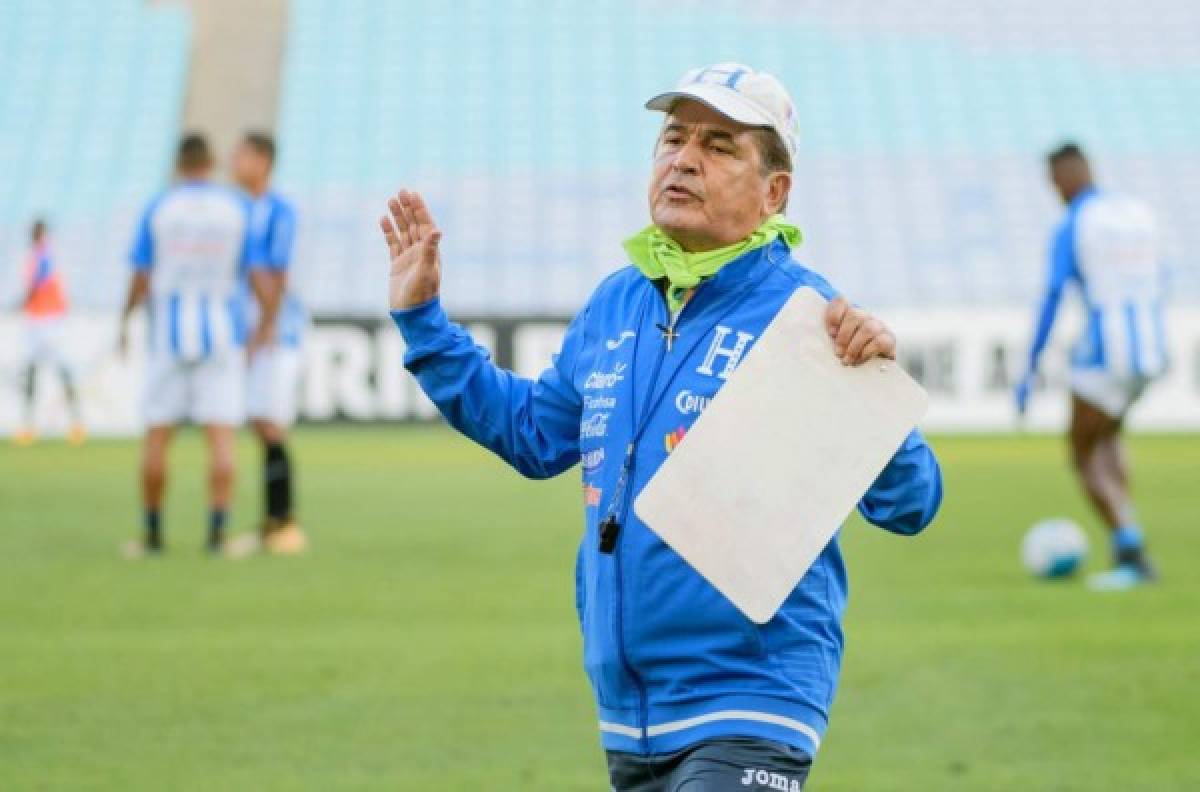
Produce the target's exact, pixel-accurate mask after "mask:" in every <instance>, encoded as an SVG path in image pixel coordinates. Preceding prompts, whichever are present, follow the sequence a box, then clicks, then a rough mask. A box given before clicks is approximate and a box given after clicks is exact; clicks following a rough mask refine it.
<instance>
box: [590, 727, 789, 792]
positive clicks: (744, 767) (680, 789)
mask: <svg viewBox="0 0 1200 792" xmlns="http://www.w3.org/2000/svg"><path fill="white" fill-rule="evenodd" d="M811 767H812V757H810V756H809V755H808V754H807V753H805V752H804V751H802V750H800V749H799V748H792V747H791V746H788V745H784V744H782V743H777V742H772V741H770V740H760V739H756V738H750V737H724V738H721V739H714V740H704V741H702V742H698V743H696V744H695V745H690V746H688V747H687V748H684V749H683V750H682V751H677V752H676V753H673V754H665V755H662V756H640V755H638V754H631V753H620V752H617V751H609V752H608V777H609V780H610V781H612V787H613V790H614V792H733V790H740V789H747V790H777V792H799V791H800V790H802V789H804V781H805V779H807V778H808V771H809V769H810V768H811Z"/></svg>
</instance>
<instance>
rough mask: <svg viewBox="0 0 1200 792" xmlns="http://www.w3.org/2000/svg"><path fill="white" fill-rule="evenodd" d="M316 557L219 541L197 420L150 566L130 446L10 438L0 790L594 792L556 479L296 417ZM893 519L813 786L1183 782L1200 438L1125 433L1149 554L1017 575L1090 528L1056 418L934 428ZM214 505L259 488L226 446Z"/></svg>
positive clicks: (5, 459) (858, 575) (1197, 663)
mask: <svg viewBox="0 0 1200 792" xmlns="http://www.w3.org/2000/svg"><path fill="white" fill-rule="evenodd" d="M295 445H296V454H297V456H298V458H299V462H300V465H301V471H302V472H301V497H302V503H301V507H302V508H301V510H302V516H303V517H304V519H305V522H306V524H307V527H308V528H309V530H310V533H311V535H312V538H313V551H312V553H311V554H310V555H309V556H307V557H304V558H301V559H295V560H290V559H289V560H283V559H270V558H255V559H251V560H249V561H244V562H228V561H215V560H210V559H207V558H205V557H204V556H203V555H202V553H201V552H200V547H201V545H202V542H203V530H204V529H203V501H202V498H201V491H202V490H201V483H202V482H201V478H202V475H201V473H200V467H199V466H200V463H201V454H202V447H201V444H200V442H199V438H198V437H197V436H196V435H194V434H192V433H186V434H184V435H183V436H182V437H181V438H180V442H179V444H178V445H177V448H176V449H175V451H174V452H173V457H172V459H173V463H174V467H175V471H176V473H175V475H174V478H173V480H172V482H171V486H170V501H169V507H168V509H167V515H166V525H165V527H166V530H167V535H168V542H169V553H168V555H167V557H165V558H163V559H161V560H158V561H151V562H141V563H130V562H124V561H121V560H119V558H118V554H117V547H118V545H119V543H120V542H121V541H122V540H124V539H126V538H128V537H131V536H133V535H134V534H135V533H136V529H137V508H136V499H135V495H136V489H135V482H134V471H135V465H136V459H137V448H136V445H135V444H134V443H131V442H115V441H113V442H105V441H96V442H93V443H91V444H89V445H88V446H86V447H84V448H83V449H73V448H68V447H66V446H65V445H62V444H58V443H45V444H42V445H40V446H36V447H34V448H31V449H21V450H18V449H13V448H9V447H4V448H2V449H0V527H2V529H3V530H0V790H25V789H119V790H133V789H173V790H175V789H205V790H210V789H224V790H242V789H255V790H270V789H321V790H326V789H404V790H488V791H489V792H490V791H491V790H504V791H505V792H509V791H515V790H520V791H524V790H548V791H552V792H562V791H564V790H597V791H600V790H606V789H607V788H608V786H607V784H606V783H605V776H604V771H603V762H602V758H601V754H600V752H599V749H598V741H597V735H596V732H595V727H594V720H595V719H594V717H593V711H592V705H591V701H590V696H589V691H588V688H587V682H586V679H585V677H584V675H583V671H582V669H581V666H580V645H579V631H578V628H577V626H576V624H575V621H574V608H573V604H572V592H573V583H572V562H573V556H574V551H575V544H576V541H577V535H578V530H579V524H580V519H581V517H580V515H581V502H580V500H581V498H580V494H579V486H578V478H577V474H575V473H570V474H567V475H566V476H564V477H563V478H562V479H561V480H558V481H555V482H541V483H537V482H527V481H524V480H522V479H520V478H519V477H518V476H516V475H515V474H513V473H510V472H509V471H508V470H507V469H505V468H504V467H503V465H502V464H501V463H499V462H498V461H496V460H495V459H493V458H492V457H490V456H489V455H487V454H485V453H484V452H482V451H479V450H477V449H475V448H474V447H472V446H470V445H469V444H468V443H467V442H466V441H464V440H461V439H459V438H456V437H454V436H452V435H451V434H450V433H449V432H448V431H446V430H442V429H413V428H364V429H338V430H332V429H310V430H305V431H303V432H301V433H299V435H298V436H297V439H296V444H295ZM935 447H936V448H937V450H938V452H939V454H940V456H941V458H942V462H943V467H944V470H945V475H946V491H947V498H946V502H945V505H944V506H943V508H942V512H941V515H940V517H939V518H938V520H937V522H935V523H934V525H933V526H932V527H931V528H930V529H929V531H928V532H927V533H926V534H925V535H923V536H922V537H920V538H917V539H912V540H906V539H902V538H899V537H894V536H891V535H888V534H885V533H883V532H881V531H878V530H876V529H872V528H869V527H867V526H865V525H863V524H862V523H860V522H857V521H855V522H854V523H852V524H851V525H850V526H849V527H848V528H847V530H846V531H845V532H844V547H845V552H846V556H847V562H848V565H849V570H850V579H851V600H850V608H849V612H848V614H847V620H846V628H847V636H848V648H847V656H846V662H845V668H844V673H843V676H842V685H841V690H840V693H839V696H838V700H837V702H836V704H835V707H834V711H833V718H832V721H833V724H832V727H831V729H830V732H829V734H828V737H827V739H826V743H825V746H824V748H823V749H822V752H821V755H820V758H819V760H818V762H817V765H816V768H815V770H814V773H813V776H812V780H811V784H810V787H809V788H810V789H813V790H817V792H826V791H827V790H856V791H857V790H871V792H875V791H876V790H942V789H945V790H1018V789H1019V790H1133V789H1137V790H1185V789H1200V750H1198V748H1197V746H1198V744H1200V615H1198V614H1200V570H1198V566H1200V522H1198V521H1197V517H1196V513H1197V508H1196V504H1197V485H1198V484H1200V479H1198V477H1197V474H1198V472H1200V438H1197V437H1196V436H1172V437H1159V436H1141V437H1137V438H1135V439H1134V440H1133V443H1132V450H1133V459H1134V463H1135V471H1136V474H1137V479H1138V480H1137V484H1138V499H1139V503H1140V509H1141V514H1142V516H1143V518H1144V523H1145V525H1146V526H1147V529H1148V531H1149V534H1150V536H1151V538H1152V541H1153V549H1154V550H1155V551H1156V554H1157V556H1158V559H1159V561H1160V565H1161V567H1162V572H1163V578H1164V580H1163V582H1162V584H1161V585H1159V586H1158V587H1156V588H1154V589H1152V590H1144V591H1137V592H1132V593H1125V594H1104V595H1101V594H1094V593H1091V592H1089V591H1087V590H1086V589H1085V588H1084V587H1083V585H1082V584H1081V583H1080V582H1079V581H1074V582H1070V583H1060V584H1046V583H1038V582H1034V581H1032V580H1030V579H1028V578H1027V577H1026V576H1025V575H1024V574H1023V572H1022V571H1021V569H1020V567H1019V564H1018V562H1017V546H1018V543H1019V541H1020V537H1021V534H1022V532H1023V531H1024V529H1025V528H1026V527H1027V526H1028V525H1029V524H1030V523H1031V522H1033V521H1034V520H1035V519H1038V518H1041V517H1046V516H1054V515H1066V516H1070V517H1074V518H1076V519H1078V520H1080V521H1082V522H1084V524H1086V525H1088V526H1089V532H1090V534H1091V536H1092V539H1093V550H1094V552H1093V557H1092V559H1091V562H1090V566H1091V567H1092V568H1095V567H1097V566H1099V565H1100V564H1101V563H1102V561H1103V556H1104V552H1103V549H1104V546H1103V545H1102V544H1100V541H1101V537H1100V534H1099V532H1098V530H1096V523H1095V521H1094V520H1093V519H1092V518H1091V517H1090V515H1089V514H1088V512H1087V510H1086V508H1085V506H1084V504H1083V502H1082V500H1081V499H1080V497H1079V495H1078V494H1077V493H1076V491H1075V488H1074V486H1073V482H1072V481H1071V479H1070V478H1069V476H1068V473H1067V471H1066V468H1065V466H1064V464H1063V461H1064V454H1063V451H1062V448H1061V447H1060V442H1059V441H1058V440H1057V439H1056V438H1049V437H1024V438H941V439H938V440H936V442H935ZM241 461H242V465H243V467H242V473H243V475H242V477H241V482H240V486H239V497H238V505H237V511H236V515H235V516H236V518H237V519H236V524H237V526H238V527H239V528H244V527H248V526H249V524H250V523H251V522H252V520H253V518H254V516H255V513H256V509H257V506H258V494H257V491H256V487H255V486H254V482H255V480H256V476H257V469H256V468H257V457H256V454H255V453H254V449H253V447H252V446H251V445H250V443H249V442H248V441H244V442H243V445H242V449H241Z"/></svg>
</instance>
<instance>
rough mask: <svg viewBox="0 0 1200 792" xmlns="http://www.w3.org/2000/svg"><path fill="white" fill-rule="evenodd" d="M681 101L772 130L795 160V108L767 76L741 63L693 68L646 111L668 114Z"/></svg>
mask: <svg viewBox="0 0 1200 792" xmlns="http://www.w3.org/2000/svg"><path fill="white" fill-rule="evenodd" d="M680 99H694V100H696V101H697V102H702V103H703V104H706V105H708V106H709V107H711V108H712V109H713V110H716V111H717V112H718V113H720V114H721V115H723V116H725V117H726V118H729V119H732V120H733V121H737V122H738V123H739V124H745V125H746V126H753V127H768V128H770V129H774V130H775V131H776V132H777V133H779V137H780V138H781V139H782V140H783V144H784V146H786V147H787V150H788V154H789V155H790V156H791V158H792V160H793V162H794V161H795V159H796V145H797V140H798V138H799V136H800V128H799V125H798V124H797V121H796V105H795V104H794V103H793V102H792V97H790V96H789V95H788V92H787V89H786V88H784V87H783V83H781V82H779V80H777V79H775V78H774V77H773V76H771V75H770V74H767V73H766V72H760V71H755V70H754V69H751V68H750V67H749V66H746V65H744V64H741V63H714V64H713V65H712V66H704V67H701V68H699V69H692V70H691V71H689V72H688V73H687V74H685V75H683V79H681V80H680V81H679V84H678V85H676V86H675V90H674V91H667V92H666V93H661V94H659V95H658V96H655V97H653V98H652V99H650V101H648V102H646V109H647V110H661V111H662V112H664V113H669V112H670V111H671V107H672V106H673V105H674V104H675V103H676V102H678V101H679V100H680Z"/></svg>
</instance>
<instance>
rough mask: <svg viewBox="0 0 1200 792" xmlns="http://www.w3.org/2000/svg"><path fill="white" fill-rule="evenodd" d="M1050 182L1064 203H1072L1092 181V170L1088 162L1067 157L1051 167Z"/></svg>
mask: <svg viewBox="0 0 1200 792" xmlns="http://www.w3.org/2000/svg"><path fill="white" fill-rule="evenodd" d="M1050 181H1052V182H1054V189H1055V190H1056V191H1057V192H1058V195H1059V197H1060V198H1062V200H1063V203H1070V202H1071V199H1072V198H1074V197H1075V196H1076V195H1077V194H1079V193H1080V192H1081V191H1083V190H1085V189H1087V186H1088V185H1089V184H1090V183H1091V181H1092V174H1091V169H1090V168H1089V167H1088V164H1087V162H1086V161H1084V160H1081V159H1076V158H1074V157H1066V158H1064V159H1061V160H1059V161H1058V162H1055V163H1053V164H1052V165H1051V166H1050Z"/></svg>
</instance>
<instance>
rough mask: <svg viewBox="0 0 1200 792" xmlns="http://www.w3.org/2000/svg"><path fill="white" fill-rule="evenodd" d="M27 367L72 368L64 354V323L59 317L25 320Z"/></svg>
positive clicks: (25, 362) (28, 318)
mask: <svg viewBox="0 0 1200 792" xmlns="http://www.w3.org/2000/svg"><path fill="white" fill-rule="evenodd" d="M23 362H24V364H25V365H26V366H30V365H37V364H38V363H47V364H50V365H53V366H57V367H58V368H70V366H69V364H68V361H67V357H66V355H65V354H64V353H63V323H62V318H61V317H58V316H47V317H37V318H35V317H27V318H26V319H25V359H24V361H23Z"/></svg>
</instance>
